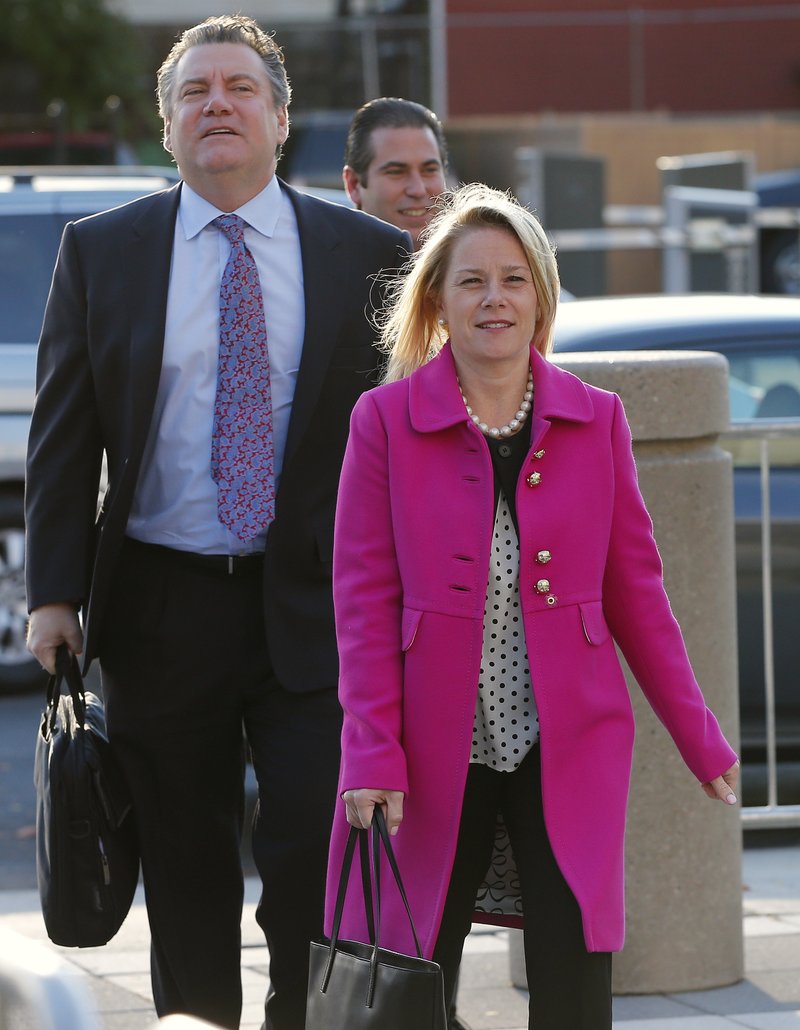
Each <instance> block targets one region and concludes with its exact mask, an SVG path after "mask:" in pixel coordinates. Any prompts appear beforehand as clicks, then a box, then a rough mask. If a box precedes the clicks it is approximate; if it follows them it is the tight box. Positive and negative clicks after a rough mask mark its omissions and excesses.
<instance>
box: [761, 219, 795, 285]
mask: <svg viewBox="0 0 800 1030" xmlns="http://www.w3.org/2000/svg"><path fill="white" fill-rule="evenodd" d="M761 291H762V293H787V294H790V295H792V296H795V297H796V296H798V295H800V238H798V234H797V233H796V232H779V233H775V234H774V235H773V236H772V237H771V238H770V239H768V240H767V242H766V244H765V246H764V248H763V251H762V254H761Z"/></svg>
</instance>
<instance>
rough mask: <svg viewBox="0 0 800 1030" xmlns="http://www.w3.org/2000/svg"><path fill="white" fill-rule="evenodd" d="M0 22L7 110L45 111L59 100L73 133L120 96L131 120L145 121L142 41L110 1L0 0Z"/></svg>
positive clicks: (147, 95) (147, 100)
mask: <svg viewBox="0 0 800 1030" xmlns="http://www.w3.org/2000/svg"><path fill="white" fill-rule="evenodd" d="M0 25H1V26H2V31H3V36H4V50H5V55H4V59H3V62H2V63H3V65H4V66H5V67H4V70H3V73H2V82H3V87H4V90H3V91H4V98H3V100H2V106H3V109H4V110H5V111H6V112H8V111H17V112H28V113H34V112H44V111H45V109H46V108H47V105H48V104H49V103H50V102H51V101H52V100H53V99H55V98H58V99H60V100H63V101H64V102H65V103H66V105H67V109H68V112H69V121H70V124H71V126H72V128H75V129H77V128H81V127H83V126H85V125H86V124H88V122H89V120H90V119H91V118H92V117H96V116H97V115H98V113H99V112H101V111H102V110H103V106H104V104H105V103H106V100H107V98H108V97H119V99H120V100H121V101H122V110H123V111H124V112H125V114H126V115H127V116H128V118H130V117H133V118H134V119H135V120H139V119H144V120H147V119H148V116H149V112H150V111H151V110H152V106H153V100H152V96H153V93H152V85H151V84H149V83H148V82H147V81H146V80H147V77H148V72H147V66H146V61H145V56H144V54H145V51H144V46H143V44H142V40H141V38H140V36H139V33H138V32H137V30H136V29H135V28H134V26H132V25H131V24H130V23H129V22H128V21H126V19H125V18H123V17H121V16H120V15H118V14H116V13H114V12H113V10H111V8H110V6H109V3H108V2H107V0H0Z"/></svg>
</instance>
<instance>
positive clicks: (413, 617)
mask: <svg viewBox="0 0 800 1030" xmlns="http://www.w3.org/2000/svg"><path fill="white" fill-rule="evenodd" d="M421 619H422V612H420V611H417V610H416V609H414V608H404V609H403V626H402V633H401V644H400V646H401V648H402V649H403V651H408V649H409V648H410V647H411V645H412V644H413V643H414V637H416V635H417V630H418V629H419V624H420V621H421Z"/></svg>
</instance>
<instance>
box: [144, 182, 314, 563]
mask: <svg viewBox="0 0 800 1030" xmlns="http://www.w3.org/2000/svg"><path fill="white" fill-rule="evenodd" d="M224 213H226V212H222V211H219V210H218V209H217V208H215V207H214V206H213V205H212V204H209V203H208V201H206V200H203V198H202V197H200V196H199V195H198V194H197V193H195V192H194V191H193V190H192V189H190V188H189V187H188V186H187V185H186V183H183V185H182V186H181V197H180V203H179V207H178V217H177V219H176V222H175V242H174V249H173V253H172V265H171V268H170V279H169V295H168V300H167V318H166V328H165V333H164V357H163V360H162V365H161V378H160V380H159V385H158V394H157V397H156V405H155V410H154V413H153V421H152V424H151V426H150V432H149V436H148V438H147V443H146V446H145V451H144V457H143V460H142V469H141V472H140V475H139V481H138V484H137V487H136V493H135V496H134V501H133V506H132V508H131V513H130V517H129V519H128V528H127V532H128V535H129V536H132V537H135V538H136V539H137V540H143V541H145V542H146V543H151V544H161V545H163V546H165V547H174V548H177V549H179V550H183V551H195V552H197V553H200V554H240V553H243V552H251V551H254V550H263V548H264V541H265V538H266V531H265V532H264V533H263V534H262V535H261V536H259V537H257V538H256V539H255V540H251V541H247V542H246V543H245V542H242V541H241V540H239V539H238V538H237V537H236V536H234V534H233V533H231V532H230V530H228V529H227V528H226V527H225V526H223V525H222V523H221V522H220V521H219V519H218V518H217V486H216V483H215V482H214V481H213V480H212V478H211V470H210V464H211V427H212V422H213V417H214V398H215V395H216V387H217V356H218V351H219V290H220V281H221V279H222V273H223V270H224V268H225V265H226V264H227V261H228V254H229V252H230V244H229V242H228V240H227V239H226V237H225V236H224V235H223V234H222V233H221V232H220V231H219V230H218V229H217V228H216V227H215V226H213V225H211V224H210V223H211V222H212V221H213V220H214V219H215V218H216V217H217V216H218V215H220V214H224ZM234 213H235V214H237V215H239V216H240V217H241V218H243V219H244V220H245V222H247V226H246V228H245V243H246V244H247V246H248V248H249V249H250V251H251V252H252V254H253V257H254V258H255V261H256V265H257V266H258V274H259V278H260V280H261V289H262V291H263V294H264V314H265V318H266V325H267V346H268V349H269V361H270V385H271V390H272V425H273V443H274V448H275V463H274V467H275V489H276V491H277V487H278V482H279V479H280V473H281V468H282V466H283V455H284V452H285V449H286V435H287V432H288V428H289V416H290V414H291V410H292V401H293V398H294V390H295V384H296V381H297V373H298V369H299V367H300V356H301V354H302V350H303V334H304V330H305V304H304V301H303V265H302V259H301V253H300V238H299V235H298V231H297V221H296V219H295V215H294V209H293V208H292V204H291V201H290V200H289V198H288V197H287V196H286V194H285V193H284V192H283V191H282V190H281V188H280V184H279V183H278V180H277V179H276V178H275V177H273V178H272V179H271V180H270V182H269V184H268V185H267V186H266V187H265V188H264V189H263V190H262V192H261V193H259V194H258V196H256V197H254V198H253V199H252V200H250V201H248V202H247V203H246V204H244V205H243V206H242V207H240V208H238V209H237V210H236V211H235V212H234Z"/></svg>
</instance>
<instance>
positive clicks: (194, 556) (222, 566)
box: [125, 536, 264, 576]
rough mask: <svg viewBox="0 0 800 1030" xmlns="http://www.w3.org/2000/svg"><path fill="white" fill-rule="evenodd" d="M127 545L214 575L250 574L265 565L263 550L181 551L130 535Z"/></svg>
mask: <svg viewBox="0 0 800 1030" xmlns="http://www.w3.org/2000/svg"><path fill="white" fill-rule="evenodd" d="M125 547H126V549H129V550H132V551H134V552H136V553H137V554H141V555H142V556H145V555H150V556H152V557H154V558H158V559H160V560H162V561H169V562H173V563H174V564H176V565H184V566H188V567H189V568H193V569H197V570H198V572H207V573H209V574H210V575H213V576H250V575H253V574H255V573H258V572H260V571H261V569H262V567H263V565H264V553H263V551H258V552H254V553H252V554H198V553H197V552H196V551H180V550H178V549H177V548H175V547H164V546H163V545H162V544H147V543H145V542H144V541H143V540H134V539H133V537H129V536H128V537H125Z"/></svg>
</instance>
